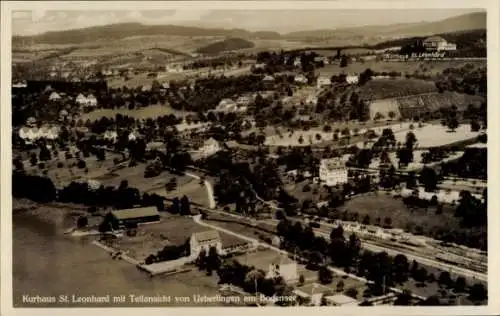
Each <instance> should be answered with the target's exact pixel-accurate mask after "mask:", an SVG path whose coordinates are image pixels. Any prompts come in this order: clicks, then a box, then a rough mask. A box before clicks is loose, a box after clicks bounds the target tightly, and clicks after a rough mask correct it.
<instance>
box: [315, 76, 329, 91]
mask: <svg viewBox="0 0 500 316" xmlns="http://www.w3.org/2000/svg"><path fill="white" fill-rule="evenodd" d="M331 84H332V80H331V79H330V78H328V77H319V78H318V80H317V87H318V89H321V88H323V87H324V86H329V85H331Z"/></svg>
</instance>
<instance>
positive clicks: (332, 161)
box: [320, 158, 345, 170]
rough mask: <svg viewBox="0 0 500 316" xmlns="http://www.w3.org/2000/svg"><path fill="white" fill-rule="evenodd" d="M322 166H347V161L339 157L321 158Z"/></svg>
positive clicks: (337, 167) (329, 168)
mask: <svg viewBox="0 0 500 316" xmlns="http://www.w3.org/2000/svg"><path fill="white" fill-rule="evenodd" d="M320 164H321V168H326V169H328V170H332V169H341V168H345V163H344V162H343V161H342V160H341V159H339V158H329V159H321V162H320Z"/></svg>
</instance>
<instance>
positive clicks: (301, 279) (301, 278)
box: [299, 274, 306, 286]
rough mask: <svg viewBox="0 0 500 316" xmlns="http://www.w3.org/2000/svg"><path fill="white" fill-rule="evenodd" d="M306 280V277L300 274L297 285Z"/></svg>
mask: <svg viewBox="0 0 500 316" xmlns="http://www.w3.org/2000/svg"><path fill="white" fill-rule="evenodd" d="M305 282H306V279H305V278H304V275H303V274H301V275H300V277H299V286H300V285H303V284H304V283H305Z"/></svg>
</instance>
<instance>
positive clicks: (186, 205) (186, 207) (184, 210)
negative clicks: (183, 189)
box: [180, 195, 191, 215]
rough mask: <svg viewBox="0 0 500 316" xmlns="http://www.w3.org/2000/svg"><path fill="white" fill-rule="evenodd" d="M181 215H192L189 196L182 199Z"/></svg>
mask: <svg viewBox="0 0 500 316" xmlns="http://www.w3.org/2000/svg"><path fill="white" fill-rule="evenodd" d="M180 213H181V215H190V214H191V206H190V202H189V199H188V197H187V196H185V195H184V196H183V197H182V199H181V209H180Z"/></svg>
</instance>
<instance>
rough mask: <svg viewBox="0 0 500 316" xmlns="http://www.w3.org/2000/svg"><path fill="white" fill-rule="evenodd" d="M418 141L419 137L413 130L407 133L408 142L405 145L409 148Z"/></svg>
mask: <svg viewBox="0 0 500 316" xmlns="http://www.w3.org/2000/svg"><path fill="white" fill-rule="evenodd" d="M416 142H417V137H416V136H415V133H413V132H408V133H406V142H405V146H406V148H408V149H413V146H414V145H415V143H416Z"/></svg>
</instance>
